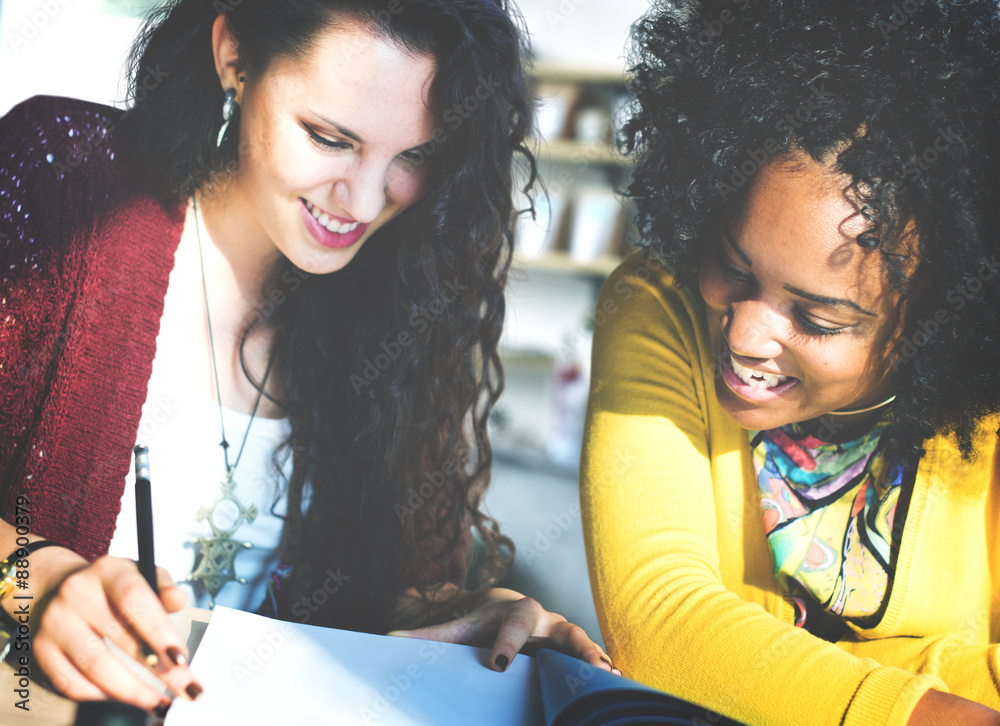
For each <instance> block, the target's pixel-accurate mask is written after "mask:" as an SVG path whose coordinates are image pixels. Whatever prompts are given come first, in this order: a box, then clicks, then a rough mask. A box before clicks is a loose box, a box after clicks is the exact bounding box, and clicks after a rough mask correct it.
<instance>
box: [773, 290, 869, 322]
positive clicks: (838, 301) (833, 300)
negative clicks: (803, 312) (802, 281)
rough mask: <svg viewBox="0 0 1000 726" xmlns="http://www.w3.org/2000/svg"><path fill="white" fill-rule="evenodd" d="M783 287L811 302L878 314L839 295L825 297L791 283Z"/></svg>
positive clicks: (866, 313)
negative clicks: (793, 285)
mask: <svg viewBox="0 0 1000 726" xmlns="http://www.w3.org/2000/svg"><path fill="white" fill-rule="evenodd" d="M785 289H786V290H788V292H790V293H792V294H793V295H798V296H799V297H803V298H805V299H806V300H812V301H813V302H815V303H819V304H820V305H829V306H830V307H835V308H839V307H845V308H850V309H851V310H857V311H858V312H859V313H863V314H864V315H870V316H871V317H873V318H877V317H878V315H876V314H875V313H872V312H869V311H867V310H865V309H864V308H863V307H861V306H860V305H858V304H857V303H856V302H854V301H853V300H845V299H843V298H839V297H827V296H826V295H816V294H815V293H811V292H806V291H805V290H800V289H798V288H797V287H792V286H791V285H785Z"/></svg>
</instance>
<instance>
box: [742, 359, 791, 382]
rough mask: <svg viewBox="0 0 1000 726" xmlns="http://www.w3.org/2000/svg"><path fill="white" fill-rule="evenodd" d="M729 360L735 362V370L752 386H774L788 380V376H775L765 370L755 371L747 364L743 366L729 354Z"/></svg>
mask: <svg viewBox="0 0 1000 726" xmlns="http://www.w3.org/2000/svg"><path fill="white" fill-rule="evenodd" d="M729 360H730V361H731V362H732V364H733V372H734V373H735V374H736V375H737V376H738V377H739V379H740V380H741V381H743V382H744V383H746V384H747V385H748V386H750V387H751V388H761V389H767V388H774V387H775V386H780V385H781V384H782V383H784V382H785V381H787V380H788V376H775V375H771V374H770V373H764V372H763V371H755V370H754V369H753V368H747V367H746V366H741V365H740V364H739V361H737V360H736V359H735V358H733V357H732V356H729Z"/></svg>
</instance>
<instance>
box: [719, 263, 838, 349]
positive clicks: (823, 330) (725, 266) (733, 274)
mask: <svg viewBox="0 0 1000 726" xmlns="http://www.w3.org/2000/svg"><path fill="white" fill-rule="evenodd" d="M716 264H717V265H718V267H719V269H720V270H721V271H722V274H723V275H724V276H725V277H726V278H728V279H729V280H731V281H732V282H733V283H735V284H738V285H745V284H747V283H749V282H751V281H752V280H753V277H751V276H750V275H748V274H746V273H745V272H742V271H740V270H738V269H737V268H735V267H733V266H732V265H730V264H729V263H728V262H727V261H726V259H725V257H724V256H723V255H719V257H718V258H717V259H716ZM793 314H794V316H795V320H796V321H797V322H798V323H799V324H800V325H801V326H802V328H803V329H804V330H805V331H806V332H807V333H809V334H810V335H815V336H830V335H839V334H840V333H842V332H843V331H844V330H846V329H847V328H848V327H850V326H844V327H840V328H828V327H826V326H824V325H819V324H817V323H814V322H813V321H812V320H810V319H809V317H808V316H807V315H806V313H805V312H804V311H803V310H802V309H801V308H799V307H798V306H796V307H795V310H794V311H793Z"/></svg>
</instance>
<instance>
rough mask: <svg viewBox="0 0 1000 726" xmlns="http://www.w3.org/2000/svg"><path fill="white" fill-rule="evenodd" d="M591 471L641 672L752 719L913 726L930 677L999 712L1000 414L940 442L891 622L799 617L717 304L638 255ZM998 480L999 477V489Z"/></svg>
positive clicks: (619, 310)
mask: <svg viewBox="0 0 1000 726" xmlns="http://www.w3.org/2000/svg"><path fill="white" fill-rule="evenodd" d="M594 322H595V326H594V327H595V330H594V357H593V379H592V383H591V391H590V402H589V406H588V412H587V427H586V432H585V435H584V444H583V460H582V465H581V466H582V469H581V487H582V491H581V498H582V503H583V517H584V534H585V537H586V544H587V557H588V562H589V566H590V579H591V586H592V588H593V592H594V600H595V603H596V605H597V613H598V617H599V619H600V623H601V630H602V632H603V634H604V639H605V643H606V645H607V648H608V651H609V653H610V654H611V656H612V658H613V659H614V662H615V664H616V665H617V666H619V667H620V668H621V669H622V671H623V672H624V673H625V675H627V676H630V677H632V678H635V679H636V680H639V681H642V682H644V683H648V684H649V685H651V686H655V687H657V688H661V689H663V690H665V691H668V692H670V693H673V694H675V695H677V696H679V697H681V698H684V699H687V700H689V701H692V702H694V703H697V704H700V705H703V706H705V707H706V708H708V709H711V710H713V711H716V712H719V713H722V714H723V715H726V716H729V717H732V718H735V719H737V720H740V721H743V722H745V723H747V724H751V726H757V725H758V724H760V725H767V726H784V725H785V724H787V725H788V726H792V725H795V726H799V725H801V724H816V725H820V726H825V725H826V724H829V726H840V725H841V724H844V725H845V726H851V725H853V724H857V725H858V726H880V725H881V724H891V725H893V726H894V725H895V724H905V723H906V721H907V719H908V717H909V714H910V712H911V710H912V709H913V707H914V706H915V705H916V702H917V701H918V700H919V699H920V697H921V696H922V695H923V693H924V692H925V691H926V690H927V689H928V688H937V689H939V690H947V691H950V692H952V693H955V694H958V695H960V696H964V697H965V698H969V699H972V700H975V701H978V702H980V703H983V704H986V705H988V706H990V707H992V708H995V709H1000V655H998V646H996V645H992V644H993V643H996V642H997V641H998V639H1000V638H998V636H1000V592H997V584H998V583H1000V526H998V524H1000V518H998V517H1000V512H998V509H1000V459H998V456H997V435H996V433H994V432H995V431H996V430H997V424H998V420H991V421H989V422H984V426H983V428H982V429H981V431H980V436H979V438H978V439H977V442H976V445H977V451H978V452H979V456H978V458H977V459H976V460H975V461H974V462H967V461H964V460H962V458H961V455H960V454H959V452H958V449H957V447H956V445H955V443H954V442H953V441H952V440H951V439H949V438H946V437H943V436H939V437H937V438H935V439H933V440H931V441H928V442H926V444H925V447H924V448H925V449H926V451H927V453H926V455H925V456H924V458H923V459H922V460H921V463H920V466H919V469H918V471H917V477H916V482H915V484H914V491H913V496H912V499H911V501H910V505H909V511H908V513H907V515H906V523H905V527H904V530H903V539H902V542H901V546H900V552H899V558H898V562H897V565H896V575H895V581H894V583H893V586H892V591H891V594H890V600H889V604H888V607H887V610H886V611H885V614H884V616H883V617H882V620H881V622H880V623H879V624H878V625H877V626H876V627H874V628H870V629H860V628H856V627H853V626H852V629H851V631H850V635H848V636H847V637H844V638H842V639H841V640H840V641H839V642H837V643H830V642H827V641H825V640H822V639H820V638H818V637H816V636H814V635H811V634H810V633H808V632H806V631H804V630H802V629H799V628H796V627H794V625H793V622H794V609H793V607H792V605H791V604H790V603H788V602H787V601H786V600H785V599H784V592H783V590H782V589H781V586H780V585H779V584H778V582H777V580H776V579H775V578H774V575H773V574H772V572H771V556H770V552H769V550H768V545H767V540H766V538H765V535H764V528H763V523H762V520H761V513H760V504H759V497H758V494H757V477H756V474H755V472H754V466H753V461H752V459H751V456H750V446H749V442H748V440H747V434H746V431H745V430H744V429H741V428H740V427H739V426H737V425H736V423H735V422H734V421H732V419H730V418H729V417H728V416H727V415H726V414H725V413H724V412H723V410H722V409H721V408H720V406H719V403H718V401H717V399H716V396H715V386H714V382H713V371H714V366H713V360H712V358H713V356H712V348H711V345H710V343H709V335H708V329H707V327H706V322H705V315H704V311H703V303H702V302H701V299H700V297H698V296H697V292H696V291H695V294H694V295H692V294H691V293H690V292H688V291H685V290H684V289H682V288H680V287H678V286H676V285H675V284H674V282H673V278H672V277H671V276H670V275H669V274H668V273H667V272H666V271H665V270H664V269H663V267H662V266H661V265H659V264H658V263H657V262H656V261H654V260H651V259H647V258H646V257H644V256H642V255H641V254H635V255H633V256H631V257H630V258H629V259H628V260H626V261H625V263H624V264H622V265H621V266H620V267H619V268H618V270H617V271H616V272H615V273H614V274H613V275H612V276H611V277H610V278H609V280H608V281H607V283H606V284H605V286H604V288H603V290H602V292H601V297H600V300H599V302H598V307H597V312H596V315H595V321H594ZM991 485H992V486H991Z"/></svg>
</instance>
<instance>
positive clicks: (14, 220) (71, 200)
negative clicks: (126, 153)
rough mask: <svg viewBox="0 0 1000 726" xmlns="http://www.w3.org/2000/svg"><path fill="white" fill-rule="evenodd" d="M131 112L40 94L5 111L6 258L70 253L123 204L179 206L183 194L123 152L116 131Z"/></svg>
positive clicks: (0, 193)
mask: <svg viewBox="0 0 1000 726" xmlns="http://www.w3.org/2000/svg"><path fill="white" fill-rule="evenodd" d="M126 115H127V112H126V111H122V110H118V109H114V108H111V107H109V106H103V105H101V104H97V103H91V102H88V101H80V100H77V99H71V98H60V97H53V96H35V97H34V98H30V99H28V100H26V101H24V102H22V103H20V104H18V105H17V106H15V107H14V108H12V109H11V110H10V111H9V112H8V113H7V114H6V115H5V116H4V117H3V118H2V119H0V258H2V259H0V261H3V260H4V259H6V258H11V260H18V259H24V258H25V256H26V255H28V256H37V255H42V256H43V257H44V256H48V255H52V254H59V255H60V256H61V255H63V254H69V251H70V249H71V248H72V247H73V245H74V244H90V243H91V242H92V241H93V240H92V235H91V232H92V231H93V230H94V228H95V225H97V224H98V223H99V221H100V220H102V219H107V218H108V217H109V215H110V214H113V213H115V212H119V211H120V210H122V209H123V208H125V209H127V208H132V207H136V205H139V206H141V207H142V208H143V209H144V210H146V211H147V212H149V213H153V212H154V211H155V209H156V208H157V207H159V208H160V210H161V211H163V212H165V213H166V214H167V216H172V215H173V213H174V212H176V210H175V209H174V207H175V206H176V202H177V200H176V199H174V198H172V197H171V195H169V194H164V193H163V192H161V191H159V190H158V189H157V188H156V186H155V184H154V183H152V182H150V181H148V178H147V177H148V175H143V174H137V173H135V171H134V170H133V169H131V168H130V167H129V166H128V165H127V164H126V162H125V161H124V159H123V158H122V157H123V154H122V153H121V151H122V149H121V148H120V144H119V143H118V141H117V136H118V134H117V133H116V131H117V127H118V126H119V125H121V123H122V122H123V120H124V118H125V116H126Z"/></svg>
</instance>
